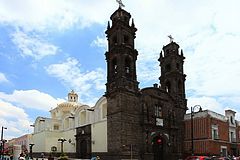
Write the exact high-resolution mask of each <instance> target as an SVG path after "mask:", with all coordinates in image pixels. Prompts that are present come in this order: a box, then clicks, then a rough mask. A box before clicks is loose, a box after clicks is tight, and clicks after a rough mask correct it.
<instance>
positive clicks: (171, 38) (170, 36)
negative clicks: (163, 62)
mask: <svg viewBox="0 0 240 160" xmlns="http://www.w3.org/2000/svg"><path fill="white" fill-rule="evenodd" d="M168 38H170V43H172V42H173V37H172V35H169V36H168Z"/></svg>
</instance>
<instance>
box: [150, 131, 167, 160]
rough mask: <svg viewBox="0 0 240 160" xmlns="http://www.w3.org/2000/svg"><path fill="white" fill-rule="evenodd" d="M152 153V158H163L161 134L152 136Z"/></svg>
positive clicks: (157, 159) (155, 159) (159, 159)
mask: <svg viewBox="0 0 240 160" xmlns="http://www.w3.org/2000/svg"><path fill="white" fill-rule="evenodd" d="M152 142H153V154H154V160H163V157H164V155H163V151H164V144H163V143H164V139H163V137H161V136H156V137H154V138H153V141H152Z"/></svg>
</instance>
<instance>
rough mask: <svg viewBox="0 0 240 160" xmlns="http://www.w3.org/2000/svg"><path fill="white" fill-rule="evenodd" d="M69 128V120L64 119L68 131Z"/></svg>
mask: <svg viewBox="0 0 240 160" xmlns="http://www.w3.org/2000/svg"><path fill="white" fill-rule="evenodd" d="M68 128H69V118H65V119H64V129H68Z"/></svg>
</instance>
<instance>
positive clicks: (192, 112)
mask: <svg viewBox="0 0 240 160" xmlns="http://www.w3.org/2000/svg"><path fill="white" fill-rule="evenodd" d="M197 107H199V111H198V112H202V107H201V106H200V105H195V106H193V107H191V140H192V149H191V151H192V155H194V146H193V116H194V113H196V112H194V109H195V108H197Z"/></svg>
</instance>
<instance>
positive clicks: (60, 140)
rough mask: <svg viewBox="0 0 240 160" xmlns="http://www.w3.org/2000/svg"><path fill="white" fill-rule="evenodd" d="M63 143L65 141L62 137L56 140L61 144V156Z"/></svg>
mask: <svg viewBox="0 0 240 160" xmlns="http://www.w3.org/2000/svg"><path fill="white" fill-rule="evenodd" d="M65 141H67V140H66V139H64V138H62V137H61V138H59V139H58V142H60V143H61V153H62V154H63V143H64V142H65Z"/></svg>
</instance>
